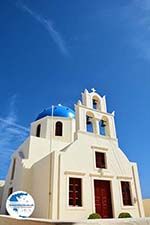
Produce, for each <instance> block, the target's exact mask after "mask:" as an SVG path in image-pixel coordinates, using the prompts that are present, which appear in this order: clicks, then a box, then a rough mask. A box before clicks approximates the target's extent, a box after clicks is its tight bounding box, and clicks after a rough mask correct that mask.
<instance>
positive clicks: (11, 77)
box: [0, 0, 150, 198]
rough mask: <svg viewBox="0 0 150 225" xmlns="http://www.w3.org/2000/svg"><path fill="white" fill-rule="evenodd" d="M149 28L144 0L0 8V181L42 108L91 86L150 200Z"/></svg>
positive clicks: (149, 10)
mask: <svg viewBox="0 0 150 225" xmlns="http://www.w3.org/2000/svg"><path fill="white" fill-rule="evenodd" d="M149 24H150V1H149V0H142V1H141V0H116V1H112V0H102V1H100V0H94V1H91V0H79V1H74V0H65V1H58V0H51V1H49V0H44V1H43V0H38V1H37V0H32V1H31V0H24V1H15V0H1V1H0V157H1V158H0V177H1V179H2V178H4V177H5V175H6V171H7V168H8V164H9V158H10V155H11V153H12V152H13V151H14V149H15V148H16V147H17V146H18V145H19V144H20V143H21V142H22V141H23V140H24V139H25V137H26V136H27V135H28V129H29V126H30V123H31V122H32V121H33V120H34V119H35V118H36V116H37V114H38V113H39V112H40V111H41V110H42V109H43V108H45V107H48V106H51V105H52V104H58V103H61V104H63V105H67V106H70V107H73V105H74V103H75V102H76V101H77V100H78V99H79V97H80V93H81V91H83V90H84V88H87V89H89V90H90V89H91V88H93V87H94V88H95V89H96V90H97V92H99V93H100V94H101V95H106V97H107V104H108V111H109V112H112V111H113V110H115V111H116V129H117V136H118V138H119V143H120V147H121V148H122V149H123V151H124V152H125V154H126V155H127V156H128V158H129V159H130V160H131V161H136V162H137V163H138V167H139V173H140V178H141V184H142V193H143V196H144V197H145V198H146V197H150V189H149V186H150V176H149V171H150V163H149V161H150V153H149V151H150V147H149V140H150V131H149V128H150V118H149V115H150V100H149V99H150V29H149Z"/></svg>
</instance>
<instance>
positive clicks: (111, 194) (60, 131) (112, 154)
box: [1, 89, 144, 220]
mask: <svg viewBox="0 0 150 225" xmlns="http://www.w3.org/2000/svg"><path fill="white" fill-rule="evenodd" d="M19 190H21V191H26V192H28V193H30V194H31V195H32V196H33V198H34V200H35V204H36V207H35V211H34V213H33V215H32V216H33V217H40V218H49V219H54V220H57V219H58V220H64V219H67V220H72V219H77V220H78V219H87V218H88V216H89V214H91V213H94V212H96V213H99V214H100V215H101V217H102V218H117V217H118V215H119V214H120V213H121V212H129V213H130V214H131V216H132V217H143V216H144V210H143V204H142V196H141V189H140V182H139V177H138V170H137V165H136V163H134V162H130V161H129V160H128V158H127V157H126V156H125V154H124V153H123V151H122V150H121V149H120V148H119V144H118V139H117V136H116V129H115V121H114V113H108V112H107V107H106V99H105V96H104V97H101V96H100V95H99V94H98V93H96V91H95V90H94V89H93V90H92V92H89V91H88V90H85V91H84V93H82V101H80V100H79V101H78V102H77V104H76V105H75V112H74V111H73V110H71V109H70V108H68V107H65V106H62V105H57V106H52V107H50V108H48V109H46V110H44V111H43V112H41V113H40V114H39V115H38V117H37V119H36V120H35V121H34V122H33V123H32V124H31V131H30V135H29V137H28V138H27V140H26V141H25V142H24V143H23V144H22V145H21V146H20V147H19V148H18V149H17V150H16V152H15V153H14V154H13V156H12V161H11V165H10V168H9V172H8V175H7V178H6V182H5V187H4V191H3V196H2V205H1V213H3V214H6V208H5V203H6V199H7V197H8V196H9V195H10V194H11V193H12V192H15V191H19Z"/></svg>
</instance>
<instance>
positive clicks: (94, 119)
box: [75, 88, 116, 139]
mask: <svg viewBox="0 0 150 225" xmlns="http://www.w3.org/2000/svg"><path fill="white" fill-rule="evenodd" d="M75 108H76V128H77V131H81V132H89V133H93V134H96V135H99V136H100V137H109V138H113V139H116V129H115V122H114V112H113V113H108V112H107V105H106V98H105V96H103V97H102V96H100V95H99V94H98V93H97V92H96V90H95V89H94V88H92V89H91V92H89V91H88V90H87V89H85V90H84V92H83V93H82V101H80V100H79V101H78V103H77V105H76V106H75Z"/></svg>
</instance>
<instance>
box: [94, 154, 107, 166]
mask: <svg viewBox="0 0 150 225" xmlns="http://www.w3.org/2000/svg"><path fill="white" fill-rule="evenodd" d="M95 159H96V168H106V162H105V153H102V152H95Z"/></svg>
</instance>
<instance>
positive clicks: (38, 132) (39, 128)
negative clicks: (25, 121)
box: [36, 124, 41, 137]
mask: <svg viewBox="0 0 150 225" xmlns="http://www.w3.org/2000/svg"><path fill="white" fill-rule="evenodd" d="M40 135H41V124H39V125H38V126H37V128H36V137H40Z"/></svg>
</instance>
